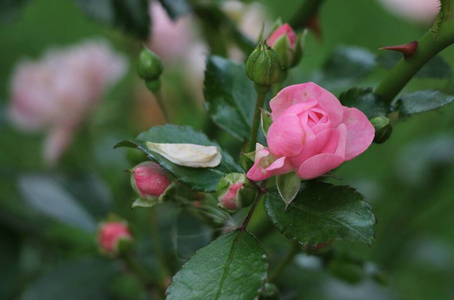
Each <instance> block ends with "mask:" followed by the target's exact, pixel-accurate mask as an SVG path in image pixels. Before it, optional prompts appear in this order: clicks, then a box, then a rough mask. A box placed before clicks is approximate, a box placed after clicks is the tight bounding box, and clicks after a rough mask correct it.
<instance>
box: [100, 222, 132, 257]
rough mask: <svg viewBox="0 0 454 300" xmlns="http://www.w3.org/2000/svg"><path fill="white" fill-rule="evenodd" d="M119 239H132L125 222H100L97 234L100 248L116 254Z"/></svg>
mask: <svg viewBox="0 0 454 300" xmlns="http://www.w3.org/2000/svg"><path fill="white" fill-rule="evenodd" d="M120 240H132V235H131V233H130V232H129V229H128V226H127V225H126V224H124V223H122V222H108V223H104V224H102V226H101V228H100V230H99V235H98V243H99V245H100V246H101V249H102V250H104V251H105V252H107V253H110V254H116V253H117V252H118V243H119V241H120Z"/></svg>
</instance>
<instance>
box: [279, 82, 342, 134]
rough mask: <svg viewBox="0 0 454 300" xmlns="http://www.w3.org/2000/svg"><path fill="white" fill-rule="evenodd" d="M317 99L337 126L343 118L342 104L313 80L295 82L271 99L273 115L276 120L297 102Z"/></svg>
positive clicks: (332, 122)
mask: <svg viewBox="0 0 454 300" xmlns="http://www.w3.org/2000/svg"><path fill="white" fill-rule="evenodd" d="M309 100H316V101H318V103H320V105H321V106H322V107H323V108H324V110H326V112H327V113H328V115H329V117H330V120H331V124H332V126H337V125H338V124H339V123H340V122H341V120H342V114H343V110H342V105H341V104H340V102H339V100H337V98H336V97H335V96H334V95H333V94H331V93H330V92H328V91H327V90H325V89H324V88H322V87H320V86H318V85H317V84H315V83H313V82H307V83H302V84H295V85H291V86H289V87H286V88H284V89H283V90H282V91H280V92H279V93H278V94H277V95H276V97H274V98H273V99H271V102H270V107H271V111H272V113H271V117H272V118H273V120H275V119H276V118H277V117H278V116H279V115H280V114H281V113H282V112H283V111H284V110H286V109H287V108H288V107H290V106H292V105H293V104H296V103H303V102H307V101H309Z"/></svg>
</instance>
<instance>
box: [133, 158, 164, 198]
mask: <svg viewBox="0 0 454 300" xmlns="http://www.w3.org/2000/svg"><path fill="white" fill-rule="evenodd" d="M131 183H132V186H133V188H134V189H135V190H136V191H137V192H138V193H139V195H140V196H141V197H143V198H148V197H150V196H154V197H159V196H161V195H162V194H163V193H164V191H165V190H166V189H167V187H168V186H169V185H170V183H171V182H170V179H169V178H168V177H167V175H166V173H165V171H164V169H163V168H162V167H161V166H160V165H158V164H157V163H154V162H151V161H147V162H143V163H141V164H139V165H137V166H135V167H134V169H133V170H132V176H131Z"/></svg>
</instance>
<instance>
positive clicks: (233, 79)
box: [204, 56, 256, 140]
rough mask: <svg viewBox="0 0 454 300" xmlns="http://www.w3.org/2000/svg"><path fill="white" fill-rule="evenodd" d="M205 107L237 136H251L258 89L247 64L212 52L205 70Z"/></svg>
mask: <svg viewBox="0 0 454 300" xmlns="http://www.w3.org/2000/svg"><path fill="white" fill-rule="evenodd" d="M204 85H205V88H204V95H205V107H206V109H207V110H208V112H209V113H210V115H211V117H212V118H213V121H214V122H215V123H216V124H218V125H219V126H220V127H221V128H223V129H225V130H227V131H228V132H229V133H231V134H232V135H233V136H235V137H237V138H239V139H240V140H243V139H245V138H247V137H248V136H249V132H250V130H251V123H252V117H253V113H254V106H255V99H256V92H255V90H254V86H253V83H252V82H251V81H250V80H249V79H248V78H247V76H246V72H245V70H244V65H242V64H238V63H235V62H233V61H230V60H228V59H225V58H222V57H218V56H208V57H207V62H206V70H205V83H204Z"/></svg>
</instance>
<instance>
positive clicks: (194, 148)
mask: <svg viewBox="0 0 454 300" xmlns="http://www.w3.org/2000/svg"><path fill="white" fill-rule="evenodd" d="M145 144H146V146H147V148H148V149H150V150H151V151H153V152H156V153H158V154H160V155H162V156H164V157H165V158H166V159H168V160H170V161H171V162H173V163H174V164H177V165H180V166H185V167H191V168H213V167H216V166H218V165H219V164H220V163H221V159H222V156H221V153H220V152H219V149H218V147H216V146H202V145H196V144H164V143H162V144H160V143H152V142H146V143H145Z"/></svg>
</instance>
